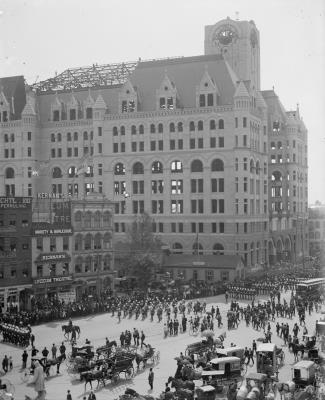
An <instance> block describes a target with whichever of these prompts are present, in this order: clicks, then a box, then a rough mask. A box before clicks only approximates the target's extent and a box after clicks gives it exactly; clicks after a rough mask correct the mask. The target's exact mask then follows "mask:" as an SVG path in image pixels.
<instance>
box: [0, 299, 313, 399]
mask: <svg viewBox="0 0 325 400" xmlns="http://www.w3.org/2000/svg"><path fill="white" fill-rule="evenodd" d="M285 296H286V297H288V296H289V292H287V293H286V294H285ZM265 299H266V297H265V296H261V297H260V300H261V301H263V300H265ZM240 302H243V303H244V302H245V301H244V300H242V301H240ZM207 303H208V306H207V310H209V309H210V307H211V305H212V304H214V305H218V306H219V309H220V312H221V314H222V317H223V322H224V324H225V325H226V313H227V310H228V308H229V305H226V304H225V299H224V296H217V297H212V298H208V299H207ZM246 303H247V301H246ZM318 318H319V314H316V313H315V312H314V313H313V314H312V315H311V316H308V314H307V315H306V325H307V328H308V331H309V333H310V334H311V333H313V331H314V328H315V321H316V319H318ZM278 320H279V322H280V323H281V322H282V321H283V322H284V321H287V320H285V319H282V318H278ZM294 322H296V319H293V320H289V326H290V333H291V330H292V328H293V324H294ZM74 324H75V325H79V326H80V328H81V337H80V340H79V342H78V344H79V343H80V344H83V343H84V341H85V339H86V338H88V339H89V340H91V343H92V344H93V345H94V346H95V347H96V346H100V345H103V344H104V343H105V337H108V338H109V339H110V340H113V339H115V340H116V341H118V340H117V339H119V336H120V332H121V331H122V330H123V331H124V330H126V329H128V330H130V331H131V332H132V331H133V328H134V327H136V328H138V329H139V331H140V330H143V331H144V333H145V335H146V342H147V343H150V344H151V345H152V346H153V347H155V348H156V349H158V350H159V351H160V355H161V357H160V362H159V363H158V364H157V365H156V366H155V367H154V373H155V379H154V389H153V391H150V390H149V385H148V373H149V368H146V369H145V370H144V371H143V372H140V373H138V374H137V375H136V376H135V377H134V378H133V379H131V380H125V378H124V377H123V376H122V377H121V379H120V381H119V383H118V384H116V385H112V384H110V383H109V382H108V383H107V384H106V386H105V387H100V388H99V389H98V390H95V393H96V397H97V399H98V400H104V399H105V400H112V399H117V398H118V396H119V395H121V394H123V393H124V391H125V389H126V388H127V387H132V388H133V389H135V390H136V391H138V392H139V393H141V394H150V395H153V396H158V395H159V394H160V393H161V392H162V391H163V389H164V387H165V382H166V381H167V379H168V377H169V376H171V375H174V374H175V371H176V361H175V360H174V357H176V356H178V355H179V353H180V352H181V351H183V352H184V350H185V347H186V345H187V344H189V343H192V342H194V341H197V340H200V339H199V337H193V336H190V335H189V334H188V333H183V334H179V335H178V336H176V337H168V338H167V339H164V338H163V323H160V324H159V323H157V318H156V317H155V319H154V322H150V318H147V319H146V320H145V321H139V320H138V321H136V320H135V319H134V318H133V319H131V320H130V319H128V318H126V319H122V320H121V322H120V323H118V321H117V318H116V317H111V315H110V314H101V315H94V316H89V317H84V318H78V319H75V320H74ZM61 325H62V322H53V323H48V324H44V325H40V326H36V327H33V332H34V334H35V336H36V342H35V344H36V348H38V349H39V350H40V351H41V350H42V349H43V348H44V346H47V348H48V349H49V350H50V348H51V346H52V343H56V344H57V346H58V347H59V345H60V342H62V340H63V334H62V331H61ZM215 325H217V323H215ZM271 326H272V332H273V336H272V342H273V343H275V344H277V345H278V346H283V341H282V339H280V338H279V337H277V336H276V333H275V323H271ZM224 330H225V329H223V328H221V329H218V328H216V327H215V333H216V336H218V334H220V333H222V332H223V331H224ZM263 336H264V335H263V333H262V332H258V331H255V330H253V329H252V328H251V327H248V328H247V327H246V324H245V322H244V321H242V322H241V323H240V325H239V328H238V329H234V330H231V331H227V337H226V340H225V346H230V344H231V343H235V344H236V345H238V346H248V347H251V345H252V341H253V339H257V338H259V337H263ZM300 337H301V332H300ZM118 342H119V341H118ZM66 346H67V352H69V349H70V346H69V345H68V344H66ZM283 348H284V351H285V365H284V366H283V367H282V368H281V369H280V373H279V379H280V380H281V381H287V380H290V379H291V368H292V365H293V364H294V359H293V355H292V354H291V353H289V352H288V350H287V348H286V347H283ZM5 354H7V355H8V356H9V355H11V356H12V357H13V362H14V369H13V371H11V372H9V373H8V374H7V378H8V379H10V380H11V382H12V383H13V384H14V385H15V391H16V393H15V400H22V399H24V395H25V394H28V395H29V396H32V397H33V398H34V397H35V392H34V390H33V387H32V386H28V385H26V384H25V383H23V382H22V380H21V377H20V366H21V355H22V349H20V348H17V347H14V346H10V345H5V344H2V343H0V357H1V361H2V358H3V356H4V355H5ZM29 362H30V352H29V360H28V364H29ZM248 370H249V371H254V372H256V365H254V366H252V367H250V368H249V369H248ZM60 371H61V374H60V375H56V369H55V367H52V369H51V377H50V378H49V379H47V380H46V390H47V397H46V399H47V400H65V399H66V393H67V390H68V389H69V390H70V391H71V394H72V398H73V400H76V399H82V398H83V396H84V395H85V394H86V395H87V397H88V394H89V392H90V388H89V385H88V387H87V391H86V392H85V391H84V384H82V383H81V382H79V381H78V380H74V381H72V380H71V377H70V376H69V375H68V374H67V372H66V365H65V364H63V365H62V366H61V370H60ZM93 385H94V388H95V387H96V386H97V383H96V382H94V384H93Z"/></svg>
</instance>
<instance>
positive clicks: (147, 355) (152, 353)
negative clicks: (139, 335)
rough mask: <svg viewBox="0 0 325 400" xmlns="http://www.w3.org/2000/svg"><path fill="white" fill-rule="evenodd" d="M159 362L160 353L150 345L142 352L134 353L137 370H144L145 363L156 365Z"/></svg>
mask: <svg viewBox="0 0 325 400" xmlns="http://www.w3.org/2000/svg"><path fill="white" fill-rule="evenodd" d="M159 360H160V351H157V350H155V348H153V347H151V346H150V344H148V345H147V346H145V348H144V350H142V351H140V352H136V353H135V362H136V364H137V367H138V369H140V367H141V366H142V368H143V369H144V368H145V367H146V365H147V363H151V364H156V363H158V361H159Z"/></svg>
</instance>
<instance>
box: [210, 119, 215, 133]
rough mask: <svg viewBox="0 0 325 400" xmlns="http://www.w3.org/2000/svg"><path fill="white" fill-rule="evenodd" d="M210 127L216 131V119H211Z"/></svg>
mask: <svg viewBox="0 0 325 400" xmlns="http://www.w3.org/2000/svg"><path fill="white" fill-rule="evenodd" d="M210 129H211V130H212V131H214V130H215V129H216V121H215V120H214V119H211V120H210Z"/></svg>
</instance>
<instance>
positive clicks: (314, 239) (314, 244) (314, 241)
mask: <svg viewBox="0 0 325 400" xmlns="http://www.w3.org/2000/svg"><path fill="white" fill-rule="evenodd" d="M308 226H309V252H310V255H311V256H312V257H319V258H320V260H321V265H324V260H325V206H324V205H323V204H321V203H318V204H314V205H312V206H311V207H310V208H309V220H308Z"/></svg>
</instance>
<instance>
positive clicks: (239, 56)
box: [204, 17, 260, 90]
mask: <svg viewBox="0 0 325 400" xmlns="http://www.w3.org/2000/svg"><path fill="white" fill-rule="evenodd" d="M259 39H260V38H259V32H258V30H257V29H256V26H255V23H254V21H234V20H232V19H230V18H229V17H228V18H227V19H224V20H222V21H219V22H218V23H216V24H215V25H208V26H206V27H205V40H204V50H205V54H206V55H208V54H222V55H223V57H224V59H225V60H226V61H227V62H228V63H229V65H230V66H231V67H232V69H233V70H234V71H235V72H236V74H237V76H238V78H239V79H240V80H244V81H251V85H252V86H254V88H255V89H256V90H260V40H259Z"/></svg>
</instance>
